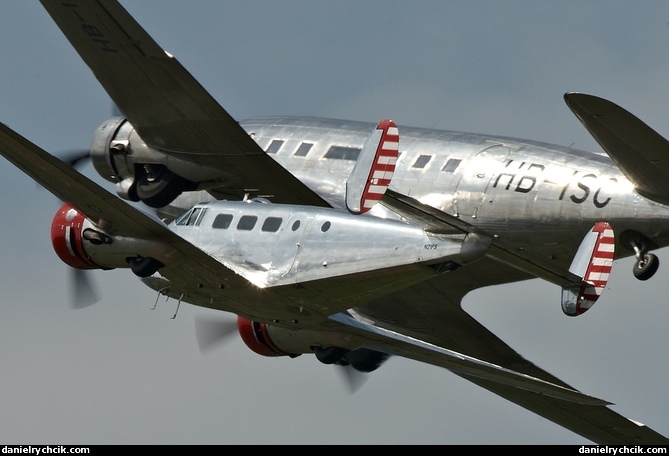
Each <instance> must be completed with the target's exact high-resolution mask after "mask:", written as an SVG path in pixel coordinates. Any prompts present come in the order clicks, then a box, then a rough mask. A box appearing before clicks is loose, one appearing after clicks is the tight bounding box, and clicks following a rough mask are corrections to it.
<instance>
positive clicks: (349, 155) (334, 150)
mask: <svg viewBox="0 0 669 456" xmlns="http://www.w3.org/2000/svg"><path fill="white" fill-rule="evenodd" d="M358 155H360V149H358V148H356V147H343V146H332V147H330V148H329V149H328V151H327V153H326V154H325V158H333V159H335V160H357V159H358Z"/></svg>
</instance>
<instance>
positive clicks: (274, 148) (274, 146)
mask: <svg viewBox="0 0 669 456" xmlns="http://www.w3.org/2000/svg"><path fill="white" fill-rule="evenodd" d="M281 146H283V141H281V140H280V139H275V140H274V141H272V142H271V143H270V145H269V147H268V148H267V150H266V151H265V152H267V153H268V154H275V153H277V152H278V151H279V149H281Z"/></svg>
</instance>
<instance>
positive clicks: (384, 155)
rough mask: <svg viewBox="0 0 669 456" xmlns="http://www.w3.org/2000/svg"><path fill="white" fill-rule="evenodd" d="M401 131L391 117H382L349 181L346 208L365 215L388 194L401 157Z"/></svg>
mask: <svg viewBox="0 0 669 456" xmlns="http://www.w3.org/2000/svg"><path fill="white" fill-rule="evenodd" d="M399 141H400V136H399V130H398V128H397V125H395V122H393V121H392V120H388V119H386V120H382V121H381V122H379V124H378V125H377V127H376V128H375V129H374V130H373V131H372V134H371V135H370V136H369V138H367V141H366V142H365V145H364V146H363V148H362V151H361V152H360V155H359V156H358V161H357V162H356V163H355V167H354V168H353V171H352V172H351V175H350V176H349V178H348V181H347V182H346V207H347V208H348V210H349V211H350V212H352V213H354V214H364V213H365V212H367V211H369V210H370V209H371V208H372V207H373V206H374V205H375V204H376V203H378V202H379V201H380V200H381V198H382V197H383V195H384V194H385V193H386V190H387V189H388V186H389V185H390V180H391V179H392V177H393V174H394V172H395V165H396V164H397V157H398V156H399Z"/></svg>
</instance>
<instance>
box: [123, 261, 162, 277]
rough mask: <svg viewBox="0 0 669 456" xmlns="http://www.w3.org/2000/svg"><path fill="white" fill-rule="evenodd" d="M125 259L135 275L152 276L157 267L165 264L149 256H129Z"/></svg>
mask: <svg viewBox="0 0 669 456" xmlns="http://www.w3.org/2000/svg"><path fill="white" fill-rule="evenodd" d="M126 261H127V262H128V265H130V269H131V270H132V272H133V273H135V275H136V276H137V277H149V276H152V275H153V274H154V273H155V272H156V271H157V270H158V269H160V268H162V267H163V266H165V265H164V264H163V263H161V262H160V261H158V260H156V259H154V258H151V257H129V258H126Z"/></svg>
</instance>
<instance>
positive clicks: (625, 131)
mask: <svg viewBox="0 0 669 456" xmlns="http://www.w3.org/2000/svg"><path fill="white" fill-rule="evenodd" d="M564 99H565V101H566V102H567V106H569V108H570V109H571V110H572V112H573V113H574V114H575V115H576V117H578V119H579V120H580V121H581V123H583V125H584V126H585V128H586V129H587V130H588V131H589V132H590V134H591V135H592V136H593V137H594V138H595V140H596V141H597V142H598V143H599V144H600V145H601V146H602V148H603V149H604V151H605V152H606V153H607V154H608V155H609V156H610V157H611V159H613V161H614V162H615V163H616V165H618V168H620V170H621V171H622V172H623V174H625V176H626V177H627V178H628V179H629V180H630V181H631V182H632V183H633V184H634V187H635V189H636V191H637V192H638V193H639V194H641V195H642V196H645V197H647V198H649V199H651V200H653V201H656V202H658V203H661V204H669V141H667V140H666V139H665V138H663V137H662V136H661V135H660V134H658V133H657V132H656V131H655V130H653V129H652V128H650V127H649V126H648V125H646V124H645V123H644V122H642V121H641V120H640V119H638V118H637V117H636V116H634V115H633V114H631V113H630V112H628V111H626V110H625V109H623V108H621V107H620V106H618V105H616V104H614V103H612V102H610V101H608V100H605V99H603V98H600V97H596V96H593V95H587V94H584V93H567V94H565V95H564Z"/></svg>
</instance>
